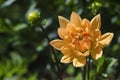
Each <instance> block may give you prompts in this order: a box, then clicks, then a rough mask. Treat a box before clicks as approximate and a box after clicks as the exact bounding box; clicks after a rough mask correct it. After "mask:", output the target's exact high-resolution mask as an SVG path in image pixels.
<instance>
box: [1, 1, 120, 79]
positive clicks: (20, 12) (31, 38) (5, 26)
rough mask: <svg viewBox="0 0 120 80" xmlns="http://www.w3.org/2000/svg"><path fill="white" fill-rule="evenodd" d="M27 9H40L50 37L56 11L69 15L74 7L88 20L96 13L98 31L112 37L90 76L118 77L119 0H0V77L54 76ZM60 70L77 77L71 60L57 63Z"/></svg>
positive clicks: (39, 32) (44, 43)
mask: <svg viewBox="0 0 120 80" xmlns="http://www.w3.org/2000/svg"><path fill="white" fill-rule="evenodd" d="M96 3H97V4H96ZM31 11H40V13H41V20H43V19H46V25H44V28H45V29H46V30H47V32H48V34H49V37H50V39H51V40H52V39H55V38H58V35H57V28H58V27H59V23H58V16H59V15H61V16H64V17H66V18H68V19H69V16H70V14H71V12H72V11H75V12H77V13H78V14H79V15H80V16H81V17H83V18H84V17H86V18H88V19H89V20H90V19H91V18H92V17H93V16H94V15H93V12H97V13H100V14H101V19H102V27H101V30H102V33H105V32H113V33H114V38H113V40H112V42H111V44H110V45H109V46H107V47H105V48H104V54H103V57H102V58H100V59H99V60H97V61H93V63H92V68H91V73H90V75H91V79H92V80H93V79H95V80H120V69H119V66H120V1H119V0H0V80H57V75H56V68H55V66H54V63H53V61H52V59H53V57H52V56H53V55H52V54H51V53H50V50H49V47H48V43H47V40H46V38H45V36H44V34H43V32H42V30H41V28H40V27H39V26H31V25H30V24H28V22H27V15H28V13H29V12H31ZM57 52H58V51H57ZM57 55H58V58H59V59H60V58H61V56H62V55H61V54H60V52H58V54H57ZM60 74H61V76H62V77H63V78H64V79H63V80H81V71H80V68H74V67H73V66H72V64H67V65H66V64H61V73H60Z"/></svg>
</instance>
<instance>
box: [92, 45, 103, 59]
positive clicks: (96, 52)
mask: <svg viewBox="0 0 120 80" xmlns="http://www.w3.org/2000/svg"><path fill="white" fill-rule="evenodd" d="M102 54H103V51H102V48H101V47H96V48H95V49H94V50H93V51H92V52H91V56H92V58H93V59H95V60H97V59H98V58H100V57H101V56H102Z"/></svg>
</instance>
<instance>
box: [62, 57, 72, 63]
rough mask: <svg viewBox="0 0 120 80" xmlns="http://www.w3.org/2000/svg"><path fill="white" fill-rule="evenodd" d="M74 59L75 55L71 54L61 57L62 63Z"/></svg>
mask: <svg viewBox="0 0 120 80" xmlns="http://www.w3.org/2000/svg"><path fill="white" fill-rule="evenodd" d="M72 61H73V57H71V56H68V55H64V56H63V57H62V58H61V61H60V62H62V63H70V62H72Z"/></svg>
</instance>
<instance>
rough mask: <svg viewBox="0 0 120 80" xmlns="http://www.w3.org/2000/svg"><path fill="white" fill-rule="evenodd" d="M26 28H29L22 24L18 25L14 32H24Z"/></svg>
mask: <svg viewBox="0 0 120 80" xmlns="http://www.w3.org/2000/svg"><path fill="white" fill-rule="evenodd" d="M24 28H27V24H25V23H21V24H18V25H16V26H15V27H14V28H13V30H14V31H20V30H22V29H24Z"/></svg>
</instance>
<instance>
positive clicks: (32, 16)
mask: <svg viewBox="0 0 120 80" xmlns="http://www.w3.org/2000/svg"><path fill="white" fill-rule="evenodd" d="M27 19H28V21H29V23H30V24H36V23H38V21H39V19H40V12H38V11H33V12H30V13H29V14H28V17H27Z"/></svg>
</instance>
